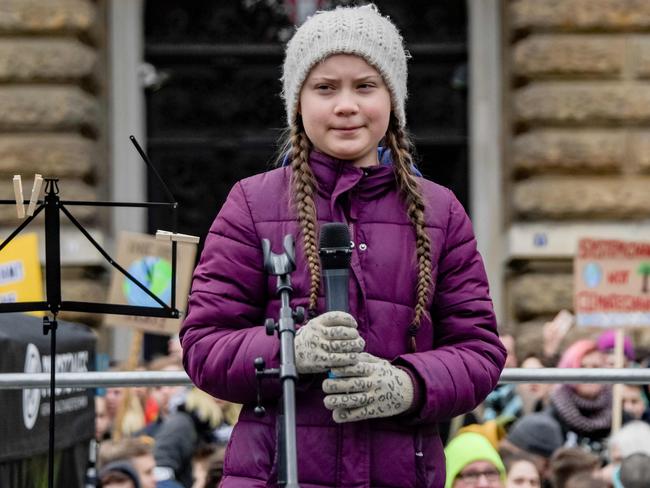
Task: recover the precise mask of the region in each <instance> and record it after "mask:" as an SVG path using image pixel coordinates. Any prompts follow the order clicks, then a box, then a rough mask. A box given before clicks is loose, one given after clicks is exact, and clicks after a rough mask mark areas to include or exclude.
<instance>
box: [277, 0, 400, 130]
mask: <svg viewBox="0 0 650 488" xmlns="http://www.w3.org/2000/svg"><path fill="white" fill-rule="evenodd" d="M342 53H343V54H356V55H358V56H361V57H363V58H364V59H365V60H366V61H367V62H368V64H370V65H372V66H374V67H375V69H377V71H379V73H380V74H381V75H382V77H383V78H384V82H385V83H386V85H387V87H388V89H389V91H390V94H391V99H392V104H393V111H394V113H395V116H396V117H397V120H398V121H399V124H400V126H402V127H404V126H405V125H406V112H405V109H404V104H405V102H406V96H407V90H406V76H407V73H406V59H407V57H408V53H407V52H406V51H405V50H404V46H403V44H402V36H401V35H400V33H399V31H398V30H397V28H396V27H395V25H394V24H393V23H392V22H391V21H390V20H389V19H388V18H387V17H383V16H382V15H381V14H380V13H379V12H378V10H377V7H375V6H374V5H372V4H371V5H364V6H362V7H338V8H336V9H334V10H329V11H323V12H317V13H316V14H315V15H313V16H311V17H309V18H308V19H307V20H306V21H305V23H304V24H302V25H301V26H300V27H299V28H298V30H296V33H295V34H294V35H293V37H292V38H291V40H290V41H289V43H288V44H287V50H286V53H285V58H284V66H283V75H282V87H283V90H282V97H283V98H284V103H285V107H286V110H287V122H288V124H289V126H291V125H292V124H293V123H294V121H295V117H296V110H297V105H298V98H299V97H300V90H301V88H302V84H303V83H304V81H305V78H307V75H308V74H309V71H310V70H311V68H312V67H313V66H314V65H315V64H316V63H318V62H320V61H322V60H324V59H325V58H326V57H328V56H330V55H332V54H342Z"/></svg>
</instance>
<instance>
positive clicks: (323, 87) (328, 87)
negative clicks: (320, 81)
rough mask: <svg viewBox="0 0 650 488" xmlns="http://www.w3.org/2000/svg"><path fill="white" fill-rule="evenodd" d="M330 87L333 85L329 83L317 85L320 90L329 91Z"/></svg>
mask: <svg viewBox="0 0 650 488" xmlns="http://www.w3.org/2000/svg"><path fill="white" fill-rule="evenodd" d="M330 88H331V87H330V86H329V85H316V90H318V91H327V90H329V89H330Z"/></svg>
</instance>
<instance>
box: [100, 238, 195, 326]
mask: <svg viewBox="0 0 650 488" xmlns="http://www.w3.org/2000/svg"><path fill="white" fill-rule="evenodd" d="M171 249H172V244H171V241H160V240H156V238H155V237H154V236H151V235H147V234H137V233H130V232H123V233H121V234H120V236H119V238H118V243H117V257H116V260H117V262H118V263H120V265H121V266H122V267H124V268H125V269H126V270H127V271H128V272H129V274H131V275H132V276H133V277H134V278H135V279H137V280H138V281H139V282H140V283H142V284H143V285H144V286H145V287H147V288H148V289H149V290H150V291H151V292H152V293H153V294H154V295H156V296H157V297H158V298H160V299H161V300H162V301H163V302H165V303H166V304H168V305H170V303H171V283H172V282H171V277H172V263H171V255H172V251H171ZM176 255H177V258H178V260H177V263H176V283H177V286H176V307H177V308H178V309H179V310H180V311H181V318H180V319H166V318H161V317H138V316H130V315H106V316H105V319H104V323H105V324H106V325H112V326H128V327H132V328H135V329H138V330H143V331H146V332H153V333H158V334H175V333H177V332H178V330H179V328H180V324H181V321H182V319H183V317H184V311H185V307H186V306H187V295H188V293H189V288H190V281H191V278H192V270H193V269H194V258H195V256H196V244H192V243H187V242H178V243H177V253H176ZM109 302H110V303H117V304H125V305H136V306H141V307H159V306H160V304H159V303H157V302H156V301H155V300H154V299H153V298H152V297H151V296H149V295H148V294H147V293H146V292H145V291H144V290H143V289H142V288H140V287H139V286H138V285H136V284H135V283H134V282H133V281H132V280H130V279H129V278H127V277H126V276H125V275H123V274H122V273H120V272H119V271H118V270H117V269H114V270H113V272H112V275H111V287H110V292H109Z"/></svg>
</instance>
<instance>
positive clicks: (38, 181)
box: [27, 173, 43, 217]
mask: <svg viewBox="0 0 650 488" xmlns="http://www.w3.org/2000/svg"><path fill="white" fill-rule="evenodd" d="M42 185H43V177H42V176H41V175H39V174H38V173H37V174H35V175H34V185H33V186H32V196H31V197H30V199H29V206H28V207H27V216H28V217H31V216H32V215H34V210H36V203H38V197H39V196H40V194H41V186H42Z"/></svg>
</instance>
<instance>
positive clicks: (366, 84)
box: [359, 83, 375, 90]
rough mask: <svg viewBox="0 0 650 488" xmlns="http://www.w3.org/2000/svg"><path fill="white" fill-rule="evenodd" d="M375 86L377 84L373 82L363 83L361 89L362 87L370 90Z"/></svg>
mask: <svg viewBox="0 0 650 488" xmlns="http://www.w3.org/2000/svg"><path fill="white" fill-rule="evenodd" d="M374 86H375V85H374V84H373V83H361V84H360V85H359V89H361V90H370V89H371V88H374Z"/></svg>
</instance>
